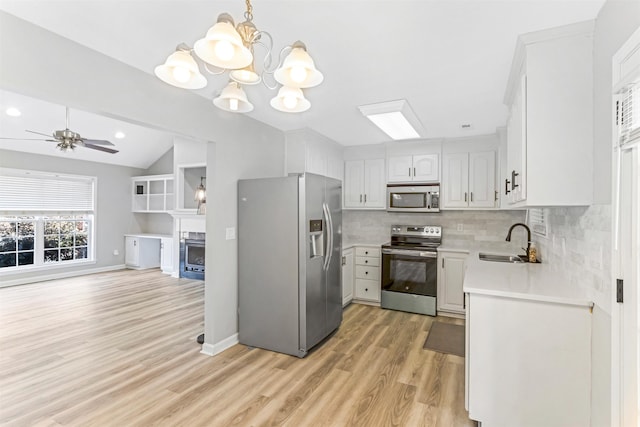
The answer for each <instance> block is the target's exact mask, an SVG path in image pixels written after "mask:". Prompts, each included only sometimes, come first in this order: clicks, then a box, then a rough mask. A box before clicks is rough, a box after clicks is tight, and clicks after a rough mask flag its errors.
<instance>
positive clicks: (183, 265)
mask: <svg viewBox="0 0 640 427" xmlns="http://www.w3.org/2000/svg"><path fill="white" fill-rule="evenodd" d="M204 249H205V241H204V239H184V240H182V241H181V242H180V277H185V278H188V279H198V280H204V262H205V261H204V260H205V258H204V255H205V251H204Z"/></svg>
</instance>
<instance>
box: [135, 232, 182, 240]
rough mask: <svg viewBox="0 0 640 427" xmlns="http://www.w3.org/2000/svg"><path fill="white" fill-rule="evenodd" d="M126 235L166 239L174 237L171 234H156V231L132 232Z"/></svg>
mask: <svg viewBox="0 0 640 427" xmlns="http://www.w3.org/2000/svg"><path fill="white" fill-rule="evenodd" d="M125 237H140V238H144V239H166V238H169V239H171V238H173V236H172V235H171V234H154V233H131V234H125Z"/></svg>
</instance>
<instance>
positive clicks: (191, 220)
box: [169, 209, 207, 235]
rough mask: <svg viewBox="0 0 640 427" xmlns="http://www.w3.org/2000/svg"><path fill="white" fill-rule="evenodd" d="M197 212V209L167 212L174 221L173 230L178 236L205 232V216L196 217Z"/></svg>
mask: <svg viewBox="0 0 640 427" xmlns="http://www.w3.org/2000/svg"><path fill="white" fill-rule="evenodd" d="M197 212H198V210H197V209H179V210H175V211H170V212H169V214H170V215H171V216H172V217H173V218H174V219H175V227H176V228H175V229H176V231H177V232H178V235H181V234H182V233H184V232H189V231H194V232H198V233H204V232H205V228H206V219H207V216H206V215H198V214H197Z"/></svg>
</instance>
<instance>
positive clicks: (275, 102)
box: [155, 0, 324, 113]
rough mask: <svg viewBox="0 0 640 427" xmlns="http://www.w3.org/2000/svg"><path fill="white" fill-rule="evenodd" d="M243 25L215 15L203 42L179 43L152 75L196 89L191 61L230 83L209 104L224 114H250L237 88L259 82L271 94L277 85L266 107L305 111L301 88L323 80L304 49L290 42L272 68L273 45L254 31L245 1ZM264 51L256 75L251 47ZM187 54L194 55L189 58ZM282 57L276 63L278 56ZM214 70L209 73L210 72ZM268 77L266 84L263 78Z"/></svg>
mask: <svg viewBox="0 0 640 427" xmlns="http://www.w3.org/2000/svg"><path fill="white" fill-rule="evenodd" d="M245 3H246V11H245V12H244V18H245V20H244V21H243V22H241V23H239V24H238V25H235V23H234V21H233V18H232V17H231V15H229V14H228V13H221V14H220V15H219V16H218V19H217V21H216V23H215V24H214V25H213V26H212V27H211V28H210V29H209V30H208V31H207V33H206V35H205V36H204V38H202V39H200V40H198V41H196V42H195V44H194V46H193V49H191V48H190V47H189V46H187V45H186V44H180V45H179V46H178V47H177V48H176V51H175V52H174V53H172V54H171V55H169V57H168V58H167V60H166V61H165V63H164V64H162V65H159V66H157V67H156V68H155V74H156V76H158V78H160V79H161V80H162V81H164V82H165V83H168V84H170V85H173V86H176V87H179V88H183V89H201V88H203V87H205V86H206V84H207V80H206V78H205V77H204V76H203V75H202V74H201V73H200V69H199V67H198V62H197V61H196V59H199V60H201V61H202V62H204V64H203V65H204V68H205V70H207V72H209V73H210V74H214V75H216V74H222V73H224V72H225V71H229V78H230V79H231V81H230V82H229V83H228V84H227V86H226V87H225V88H224V89H222V91H221V93H220V95H219V96H218V97H217V98H215V99H214V100H213V103H214V105H216V106H217V107H218V108H221V109H223V110H226V111H230V112H237V113H246V112H249V111H252V110H253V105H252V104H251V102H249V100H248V98H247V95H246V93H245V92H244V90H243V89H242V86H241V85H255V84H258V83H260V82H262V83H263V84H264V85H265V86H266V87H267V88H269V89H271V90H275V89H276V88H277V87H278V83H279V84H281V85H282V87H281V88H280V90H279V92H278V95H277V96H276V97H275V98H273V99H272V100H271V106H272V107H273V108H275V109H277V110H279V111H284V112H289V113H299V112H302V111H306V110H308V109H309V108H310V107H311V103H310V102H309V101H308V100H307V99H306V98H305V97H304V94H303V93H302V90H301V89H306V88H310V87H313V86H317V85H319V84H320V83H322V80H323V79H324V77H323V75H322V73H321V72H320V71H318V69H317V68H316V67H315V64H314V62H313V59H312V58H311V56H310V55H309V53H308V52H307V47H306V46H305V44H304V43H302V42H301V41H296V42H295V43H293V44H292V45H290V46H286V47H284V48H283V49H282V50H281V51H280V55H279V58H278V59H279V60H278V63H277V64H276V66H275V67H272V48H273V40H272V38H271V35H270V34H269V33H268V32H266V31H260V30H258V29H257V28H256V26H255V25H254V24H253V7H252V6H251V1H250V0H245ZM257 45H260V46H261V47H262V48H264V49H266V53H265V55H264V58H263V61H262V69H261V70H260V72H258V71H256V64H255V61H256V58H255V49H254V48H255V46H257ZM192 53H195V57H194V55H192ZM285 53H287V56H286V57H285V58H284V60H282V57H283V56H284V54H285ZM210 66H211V67H214V68H215V69H212V68H210ZM267 76H272V77H270V80H272V81H273V82H272V83H269V82H267V79H265V77H267Z"/></svg>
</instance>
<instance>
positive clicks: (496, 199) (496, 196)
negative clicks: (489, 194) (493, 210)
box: [493, 190, 498, 202]
mask: <svg viewBox="0 0 640 427" xmlns="http://www.w3.org/2000/svg"><path fill="white" fill-rule="evenodd" d="M494 193H496V194H495V195H494V196H493V201H494V202H497V201H498V190H496V191H494Z"/></svg>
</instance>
